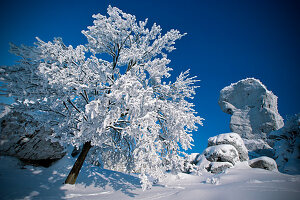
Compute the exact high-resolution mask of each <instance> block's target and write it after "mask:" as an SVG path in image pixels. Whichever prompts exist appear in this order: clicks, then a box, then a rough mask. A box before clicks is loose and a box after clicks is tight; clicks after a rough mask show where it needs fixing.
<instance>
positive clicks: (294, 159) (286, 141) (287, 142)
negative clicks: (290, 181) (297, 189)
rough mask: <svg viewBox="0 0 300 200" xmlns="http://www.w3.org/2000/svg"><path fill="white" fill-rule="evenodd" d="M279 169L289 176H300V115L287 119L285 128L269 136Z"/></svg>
mask: <svg viewBox="0 0 300 200" xmlns="http://www.w3.org/2000/svg"><path fill="white" fill-rule="evenodd" d="M269 138H270V139H274V141H275V142H274V145H273V149H274V151H275V156H274V158H275V160H276V162H277V165H278V169H279V171H281V172H284V173H289V174H300V113H299V114H296V115H294V116H291V117H289V118H288V119H287V121H286V123H285V125H284V127H282V128H281V129H279V130H277V131H273V132H271V133H270V135H269Z"/></svg>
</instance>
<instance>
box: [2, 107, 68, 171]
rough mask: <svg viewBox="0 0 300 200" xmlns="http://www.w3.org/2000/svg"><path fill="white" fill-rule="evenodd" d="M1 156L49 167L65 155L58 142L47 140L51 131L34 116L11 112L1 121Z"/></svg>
mask: <svg viewBox="0 0 300 200" xmlns="http://www.w3.org/2000/svg"><path fill="white" fill-rule="evenodd" d="M0 128H1V134H0V154H1V155H9V156H14V157H17V158H19V159H20V160H22V161H24V162H26V163H29V164H34V165H41V166H49V165H51V163H53V162H54V161H56V160H58V159H60V158H62V157H63V156H64V155H65V151H64V148H63V147H62V146H61V145H60V144H59V143H58V142H51V141H50V140H47V139H46V138H47V137H49V135H51V134H52V131H51V130H48V129H46V128H45V127H43V126H40V125H39V123H38V122H37V121H35V120H34V119H33V117H32V116H30V115H28V114H24V113H19V112H11V113H9V114H7V115H5V116H4V117H3V118H2V119H1V124H0Z"/></svg>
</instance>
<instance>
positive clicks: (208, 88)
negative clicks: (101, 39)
mask: <svg viewBox="0 0 300 200" xmlns="http://www.w3.org/2000/svg"><path fill="white" fill-rule="evenodd" d="M108 5H112V6H116V7H118V8H120V9H121V10H123V11H124V12H127V13H130V14H134V15H136V17H137V19H138V20H144V19H145V18H149V25H151V24H153V23H154V22H156V23H157V24H159V25H161V27H162V28H163V31H167V30H169V29H172V28H174V29H178V30H180V31H181V32H186V33H188V35H187V36H185V37H184V38H182V39H181V40H180V41H178V42H177V43H176V48H177V50H175V51H174V52H172V53H171V54H170V55H169V58H170V59H171V60H172V62H171V64H170V67H172V68H173V69H174V71H173V72H172V75H173V76H177V75H178V74H179V73H180V71H185V70H186V69H188V68H190V69H191V74H192V75H196V76H198V78H199V79H200V80H201V82H200V86H201V87H200V88H199V89H198V90H197V95H196V97H195V99H194V103H195V104H196V110H197V111H198V113H199V115H200V116H201V117H203V118H205V121H204V127H201V128H199V131H198V133H195V136H194V139H195V147H194V149H193V152H202V150H203V149H204V148H205V147H206V145H207V139H208V138H209V137H211V136H214V135H217V134H219V133H225V132H229V131H230V130H229V120H230V116H229V115H227V114H225V113H223V112H222V111H221V109H220V108H219V106H218V103H217V102H218V97H219V91H220V90H221V89H222V88H224V87H225V86H227V85H229V84H230V83H233V82H236V81H238V80H241V79H243V78H247V77H255V78H258V79H260V80H261V81H262V82H263V83H264V84H265V85H266V86H267V88H268V89H269V90H271V91H273V93H274V94H275V95H277V96H278V97H279V98H278V107H279V108H278V109H279V113H280V114H281V115H282V116H283V117H286V115H291V114H295V113H298V112H300V104H299V102H300V95H299V92H300V79H299V75H300V1H288V0H282V1H275V0H270V1H265V0H249V1H240V0H236V1H231V0H226V1H225V0H224V1H214V0H206V1H201V0H195V1H192V0H184V1H175V0H173V1H164V0H151V1H150V0H149V1H141V0H135V1H131V0H125V1H124V0H123V1H122V0H119V1H113V0H111V1H108V0H103V1H102V0H94V1H92V0H84V1H74V0H73V1H63V0H61V1H56V0H50V1H32V0H31V1H30V0H27V1H15V0H7V1H4V0H2V1H1V3H0V27H1V37H0V65H11V64H13V63H14V61H16V60H17V58H16V57H15V56H12V55H10V54H9V53H8V49H9V45H8V42H13V43H16V44H26V45H32V43H33V42H34V41H35V37H36V36H38V37H40V38H41V39H43V40H44V41H48V40H52V39H53V37H57V36H59V37H62V38H63V40H64V42H65V43H66V44H68V45H69V44H71V45H73V46H75V45H78V44H85V43H86V39H85V37H84V36H83V35H82V34H81V30H83V29H86V27H87V26H88V25H92V17H91V16H92V14H96V13H101V14H105V13H106V8H107V6H108Z"/></svg>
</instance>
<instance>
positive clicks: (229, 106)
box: [218, 78, 283, 150]
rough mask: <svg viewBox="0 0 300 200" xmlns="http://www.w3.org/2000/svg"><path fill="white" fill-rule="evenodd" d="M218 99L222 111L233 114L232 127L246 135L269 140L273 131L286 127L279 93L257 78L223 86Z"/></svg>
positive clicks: (243, 135)
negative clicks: (272, 90) (280, 108)
mask: <svg viewBox="0 0 300 200" xmlns="http://www.w3.org/2000/svg"><path fill="white" fill-rule="evenodd" d="M218 103H219V105H220V107H221V109H222V111H223V112H225V113H228V114H230V115H232V116H231V121H230V129H231V131H232V132H235V133H238V134H239V135H240V136H241V137H242V138H243V139H244V138H245V139H262V140H263V141H266V140H267V136H268V134H269V133H270V132H271V131H274V130H278V129H280V128H281V127H283V119H282V117H281V116H280V114H279V113H278V109H277V96H275V95H274V94H273V93H272V92H271V91H269V90H267V88H266V86H264V85H263V84H262V83H261V82H260V81H259V80H257V79H254V78H247V79H243V80H240V81H238V82H237V83H233V84H231V85H230V86H227V87H225V88H223V89H222V90H221V91H220V97H219V101H218ZM245 145H246V147H247V148H248V146H247V145H248V144H245ZM253 146H254V145H252V147H251V148H253ZM248 150H249V149H248ZM254 150H255V149H254Z"/></svg>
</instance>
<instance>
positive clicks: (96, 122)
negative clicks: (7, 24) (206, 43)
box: [1, 6, 202, 188]
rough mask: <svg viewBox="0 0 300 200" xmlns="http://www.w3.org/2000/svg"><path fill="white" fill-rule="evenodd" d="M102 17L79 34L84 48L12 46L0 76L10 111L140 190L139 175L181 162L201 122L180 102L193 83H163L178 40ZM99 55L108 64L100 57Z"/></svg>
mask: <svg viewBox="0 0 300 200" xmlns="http://www.w3.org/2000/svg"><path fill="white" fill-rule="evenodd" d="M107 13H108V16H104V15H101V14H97V15H93V18H95V20H94V25H93V26H90V27H88V30H86V31H82V33H83V34H84V35H85V36H86V37H87V39H88V43H87V44H86V45H79V46H77V47H72V46H66V45H65V44H64V43H63V41H62V39H60V38H55V39H54V41H53V42H44V41H42V40H41V39H39V38H37V42H36V43H35V46H34V47H27V46H20V47H18V46H15V45H12V46H11V51H12V52H13V53H14V54H16V55H18V56H21V57H22V60H21V61H20V62H19V64H17V65H16V66H11V67H3V68H2V69H3V70H2V71H1V77H3V79H4V80H5V81H6V82H7V85H6V87H7V93H8V94H10V95H12V96H13V97H14V98H15V100H16V102H17V104H16V105H15V107H16V108H17V109H23V110H24V111H30V112H34V113H36V115H39V120H40V121H41V122H43V123H44V124H47V125H48V126H51V127H52V128H53V129H54V130H55V134H54V135H53V136H52V139H54V138H55V139H57V138H59V141H60V142H61V143H68V144H72V145H75V146H80V145H82V144H87V143H90V144H91V146H96V147H98V150H99V154H100V155H106V158H108V160H107V161H108V162H110V163H118V164H120V165H123V166H124V167H125V170H126V171H127V172H139V173H140V177H141V180H142V183H143V187H144V188H147V187H148V186H150V182H149V180H148V178H147V175H150V176H152V177H154V178H160V177H162V176H163V173H164V172H165V171H166V170H176V169H180V168H181V167H182V165H183V163H184V161H183V159H182V157H181V156H180V154H181V153H182V152H181V149H184V150H185V149H188V148H190V147H191V142H192V135H191V132H192V131H193V130H196V129H197V126H196V124H202V122H201V121H202V119H201V118H200V117H199V116H196V112H195V111H194V109H193V106H194V105H193V104H192V103H190V102H188V99H192V98H193V95H194V94H195V88H196V86H195V85H194V83H195V82H196V81H197V80H195V77H192V78H191V77H189V72H188V71H186V72H184V73H181V74H180V75H179V77H178V78H177V79H176V81H175V82H173V83H171V82H169V83H166V82H164V79H166V78H168V77H170V74H169V71H170V70H171V68H170V67H168V66H167V65H168V64H169V63H170V60H169V59H168V58H167V53H168V52H171V51H173V50H174V49H175V47H174V44H175V41H176V40H178V39H180V38H181V37H182V36H184V34H180V33H179V31H177V30H170V31H169V32H167V33H166V34H164V35H162V33H161V27H160V26H158V25H156V24H153V26H152V27H151V28H150V29H148V28H146V24H147V20H145V21H139V22H137V21H136V18H135V16H133V15H130V14H126V13H124V12H122V11H121V10H119V9H118V8H115V7H111V6H109V7H108V9H107ZM104 54H105V55H108V56H109V57H110V59H108V60H104V59H101V58H104V57H107V56H102V55H104ZM20 83H22V84H20ZM88 150H89V149H88ZM88 150H87V151H88ZM107 155H108V156H107ZM83 159H84V158H83ZM75 179H76V178H75Z"/></svg>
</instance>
